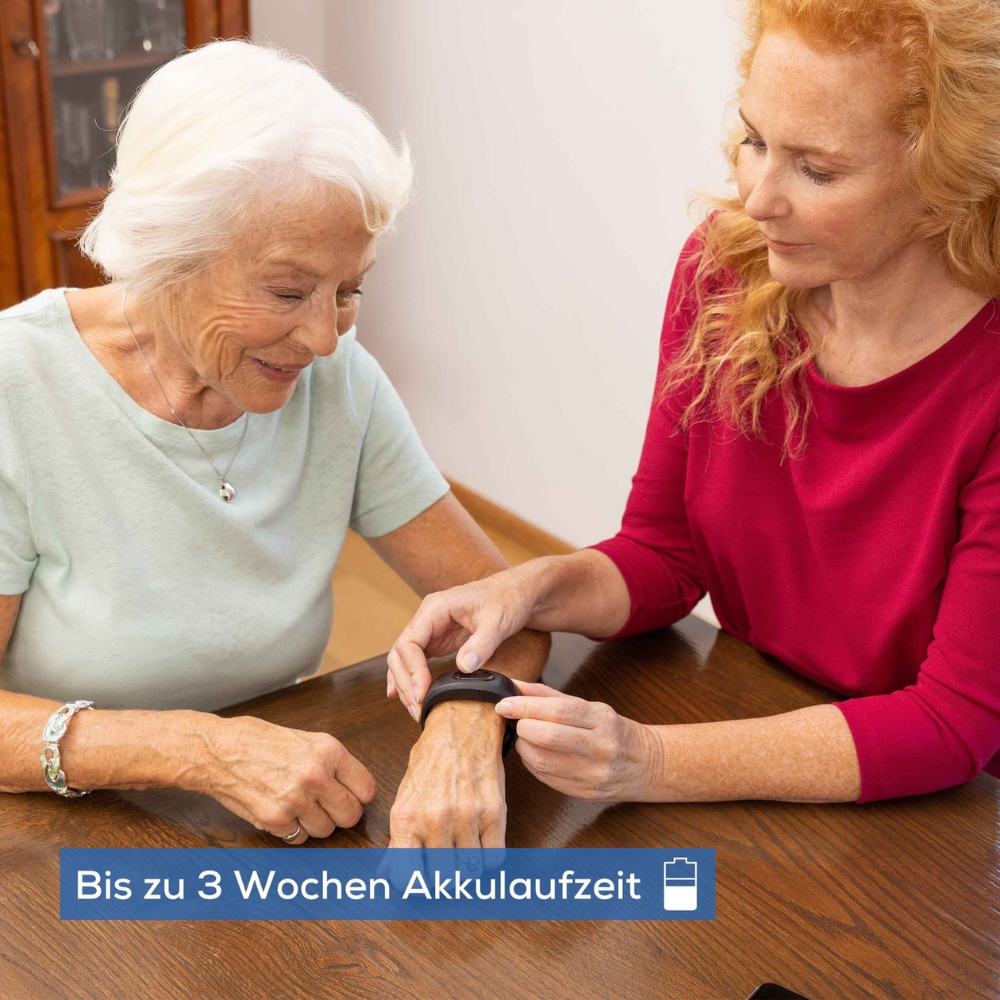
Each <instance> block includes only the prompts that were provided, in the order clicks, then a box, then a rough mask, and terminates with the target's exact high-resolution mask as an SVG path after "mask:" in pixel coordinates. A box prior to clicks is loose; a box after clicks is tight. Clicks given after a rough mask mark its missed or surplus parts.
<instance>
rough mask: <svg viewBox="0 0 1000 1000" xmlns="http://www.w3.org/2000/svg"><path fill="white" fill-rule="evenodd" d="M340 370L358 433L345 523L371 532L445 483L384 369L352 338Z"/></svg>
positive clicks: (421, 504) (397, 519)
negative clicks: (356, 460)
mask: <svg viewBox="0 0 1000 1000" xmlns="http://www.w3.org/2000/svg"><path fill="white" fill-rule="evenodd" d="M346 374H347V378H348V379H349V382H350V385H349V387H348V388H349V392H350V394H351V399H352V407H353V409H354V414H355V419H356V421H357V423H358V429H359V430H360V431H361V434H362V444H361V458H360V461H359V464H358V471H357V479H356V481H355V486H354V501H353V504H352V506H351V521H350V525H351V528H352V529H353V530H354V531H356V532H357V533H358V534H359V535H363V536H365V537H367V538H376V537H378V536H379V535H386V534H388V533H389V532H390V531H395V529H396V528H399V527H401V526H402V525H404V524H406V523H407V521H411V520H413V518H415V517H416V516H417V515H418V514H422V513H423V512H424V511H425V510H426V509H427V508H428V507H430V505H431V504H433V503H435V502H436V501H437V500H440V499H441V497H443V496H444V495H445V494H446V493H447V492H448V489H449V487H448V483H447V481H446V480H445V478H444V476H442V475H441V473H440V472H439V471H438V469H437V467H436V466H435V465H434V463H433V462H432V461H431V459H430V456H429V455H428V454H427V452H426V450H425V449H424V446H423V444H422V443H421V441H420V437H419V436H418V434H417V431H416V428H415V427H414V426H413V421H412V420H411V419H410V415H409V413H407V411H406V407H405V406H404V405H403V401H402V400H401V399H400V398H399V394H398V393H397V392H396V390H395V388H394V387H393V385H392V383H391V382H390V381H389V379H388V377H387V376H386V374H385V372H383V371H382V369H381V367H380V366H379V364H378V362H377V361H376V360H375V359H374V358H373V357H372V356H371V355H370V354H369V353H368V352H367V351H366V350H365V349H364V348H363V347H362V346H361V345H360V344H359V343H357V342H356V341H355V342H354V343H353V344H352V345H351V357H350V359H349V361H348V364H347V365H346Z"/></svg>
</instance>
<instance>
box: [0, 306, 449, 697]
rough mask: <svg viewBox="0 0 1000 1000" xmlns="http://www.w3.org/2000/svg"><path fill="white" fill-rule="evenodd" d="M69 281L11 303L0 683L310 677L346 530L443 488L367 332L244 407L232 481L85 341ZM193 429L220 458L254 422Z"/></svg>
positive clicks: (215, 692)
mask: <svg viewBox="0 0 1000 1000" xmlns="http://www.w3.org/2000/svg"><path fill="white" fill-rule="evenodd" d="M64 292H65V289H61V288H57V289H49V290H47V291H44V292H42V293H41V294H39V295H36V296H35V297H34V298H31V299H28V300H27V301H25V302H22V303H20V304H19V305H16V306H14V307H12V308H10V309H7V310H5V311H3V312H0V593H2V594H19V593H20V594H23V597H22V598H21V607H20V613H19V615H18V619H17V622H16V623H15V626H14V631H13V634H12V636H11V639H10V643H9V645H8V648H7V652H6V654H5V655H4V657H3V660H2V661H0V688H3V689H6V690H9V691H17V692H24V693H29V694H34V695H39V696H42V697H47V698H54V699H56V700H59V701H69V700H72V699H77V698H86V699H88V700H91V701H93V702H94V703H95V705H96V706H97V707H98V708H160V709H166V708H195V709H201V710H209V711H210V710H214V709H217V708H221V707H222V706H225V705H231V704H234V703H236V702H240V701H243V700H244V699H247V698H251V697H254V696H256V695H259V694H263V693H265V692H267V691H272V690H274V689H276V688H279V687H283V686H284V685H286V684H289V683H292V682H294V681H295V680H296V679H297V678H299V677H300V676H304V675H306V674H309V673H312V672H313V671H315V670H316V669H317V667H318V666H319V664H320V661H321V659H322V655H323V651H324V649H325V647H326V644H327V642H328V641H329V637H330V628H331V625H332V623H333V596H332V588H331V575H332V573H333V568H334V565H335V564H336V562H337V558H338V556H339V555H340V551H341V547H342V546H343V542H344V535H345V532H346V530H347V528H348V526H350V527H351V528H353V529H354V530H355V531H357V532H359V533H360V534H362V535H366V536H369V537H371V536H378V535H384V534H386V533H388V532H390V531H393V530H394V529H395V528H398V527H400V526H401V525H403V524H405V523H406V522H407V521H409V520H411V519H412V518H414V517H416V516H417V515H418V514H420V513H421V512H422V511H424V510H425V509H426V508H427V507H429V506H430V505H431V504H432V503H434V502H435V501H436V500H438V499H440V498H441V497H442V496H444V494H445V493H447V491H448V485H447V483H446V482H445V480H444V478H443V477H442V476H441V474H440V473H439V472H438V470H437V469H436V468H435V466H434V464H433V463H432V462H431V460H430V458H429V457H428V456H427V453H426V452H425V451H424V448H423V446H422V445H421V443H420V440H419V438H418V436H417V433H416V431H415V429H414V427H413V424H412V423H411V421H410V418H409V416H408V414H407V412H406V410H405V408H404V407H403V404H402V402H401V401H400V399H399V396H398V395H397V394H396V392H395V390H394V389H393V387H392V385H391V384H390V382H389V380H388V378H386V376H385V374H384V372H383V371H382V370H381V368H380V367H379V365H378V363H377V362H376V361H375V359H374V358H373V357H372V356H371V355H370V354H369V353H368V352H367V351H366V350H365V349H364V348H363V347H362V346H361V345H360V344H359V343H358V342H357V340H356V338H355V332H354V330H351V331H350V332H349V333H347V334H346V335H345V336H343V337H342V338H341V339H340V342H339V344H338V346H337V349H336V351H335V352H334V353H333V354H332V355H330V357H327V358H317V359H316V360H315V361H314V362H313V363H312V365H310V367H309V368H307V369H305V370H304V371H303V372H302V374H301V375H300V376H299V380H298V383H297V385H296V388H295V391H294V393H293V395H292V397H291V399H290V400H289V401H288V403H286V404H285V406H283V407H282V408H281V409H280V410H276V411H275V412H273V413H265V414H250V415H249V420H250V422H249V425H248V427H247V432H246V439H245V440H244V442H243V446H242V448H241V449H240V450H239V453H238V454H237V455H236V459H235V461H234V463H233V465H232V468H231V469H230V471H229V473H228V475H227V477H226V478H227V479H228V480H229V482H231V483H232V484H233V487H234V488H235V490H236V498H235V499H234V500H233V502H232V503H225V502H224V501H223V500H222V499H221V498H220V497H219V495H218V487H219V482H218V478H217V477H216V475H215V473H214V472H213V471H212V468H211V466H210V465H209V463H208V462H207V461H206V459H205V456H204V455H203V454H202V452H201V450H200V449H199V448H198V447H197V445H196V444H195V443H194V441H192V439H191V437H190V435H189V434H188V432H187V431H186V430H185V429H184V428H183V427H181V426H180V425H178V424H174V423H170V422H169V421H166V420H163V419H161V418H159V417H157V416H155V415H153V414H152V413H150V412H148V411H147V410H144V409H143V408H142V407H141V406H139V404H138V403H136V402H135V400H133V399H132V398H131V396H129V395H128V393H126V392H125V390H124V389H123V388H122V387H121V386H120V385H119V384H118V383H117V382H116V381H115V380H114V378H113V377H112V376H111V374H110V373H109V372H108V371H107V370H106V369H105V368H104V366H103V365H102V364H101V362H100V361H98V360H97V358H96V357H95V356H94V355H93V354H92V353H91V351H90V349H89V348H88V347H87V345H86V344H85V343H84V341H83V339H82V338H81V337H80V334H79V331H78V330H77V329H76V327H75V325H74V323H73V319H72V316H71V314H70V311H69V307H68V305H67V303H66V297H65V294H64ZM246 419H247V417H245V416H244V417H240V418H239V419H238V420H237V421H236V422H235V423H232V424H230V425H228V426H226V427H221V428H219V429H217V430H194V431H193V433H194V434H195V435H196V437H197V438H198V440H199V441H200V442H201V445H202V447H203V448H204V449H205V450H206V451H207V452H208V454H209V455H210V456H211V457H212V461H213V463H214V464H215V465H216V466H217V467H218V468H219V470H220V471H222V470H223V469H225V468H226V465H227V464H228V463H229V460H230V458H232V457H233V454H234V452H235V450H236V447H237V444H238V443H239V440H240V436H241V435H242V433H243V429H244V421H245V420H246Z"/></svg>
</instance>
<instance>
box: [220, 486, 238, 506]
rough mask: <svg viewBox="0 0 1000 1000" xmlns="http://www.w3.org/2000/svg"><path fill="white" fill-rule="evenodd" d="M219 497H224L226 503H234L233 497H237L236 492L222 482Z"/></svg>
mask: <svg viewBox="0 0 1000 1000" xmlns="http://www.w3.org/2000/svg"><path fill="white" fill-rule="evenodd" d="M219 496H220V497H222V499H223V500H225V501H226V503H232V502H233V497H234V496H236V490H234V489H233V488H232V486H230V485H229V483H227V482H222V481H220V483H219Z"/></svg>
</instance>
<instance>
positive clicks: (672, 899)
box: [663, 857, 698, 910]
mask: <svg viewBox="0 0 1000 1000" xmlns="http://www.w3.org/2000/svg"><path fill="white" fill-rule="evenodd" d="M663 909H665V910H697V909H698V862H697V861H688V859H687V858H676V857H675V858H674V859H673V860H672V861H664V862H663Z"/></svg>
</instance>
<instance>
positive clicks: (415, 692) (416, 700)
mask: <svg viewBox="0 0 1000 1000" xmlns="http://www.w3.org/2000/svg"><path fill="white" fill-rule="evenodd" d="M419 704H420V689H419V688H418V687H417V685H416V684H414V685H413V707H414V708H416V707H417V705H419Z"/></svg>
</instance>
